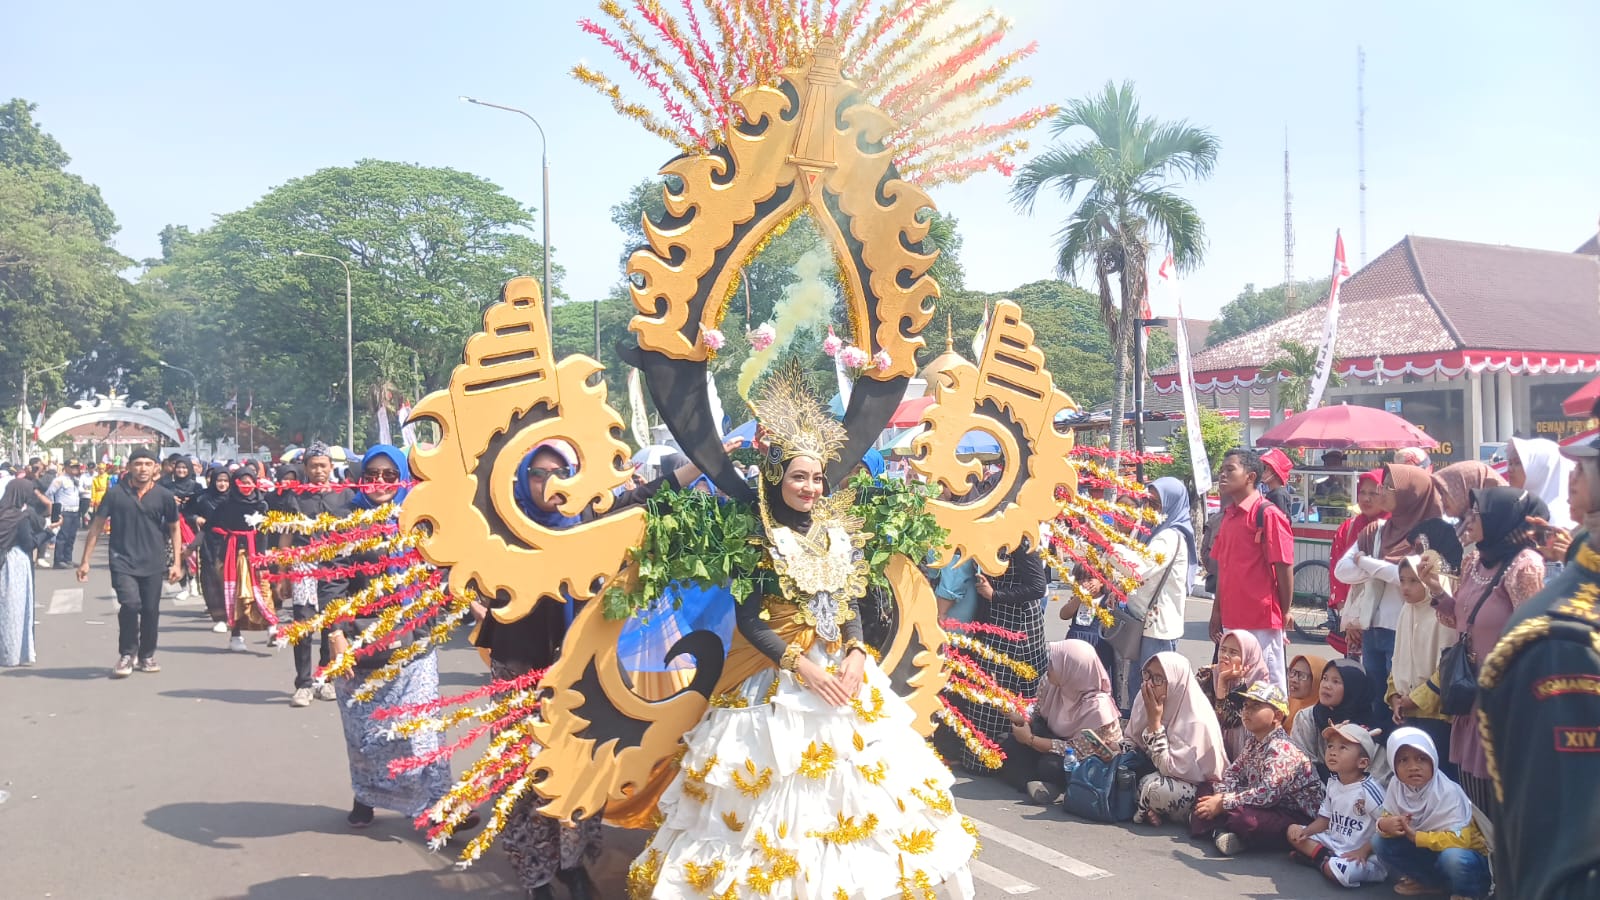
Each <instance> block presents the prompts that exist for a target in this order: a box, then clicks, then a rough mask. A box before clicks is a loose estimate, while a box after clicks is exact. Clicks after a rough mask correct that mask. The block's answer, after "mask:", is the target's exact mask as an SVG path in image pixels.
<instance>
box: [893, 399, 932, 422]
mask: <svg viewBox="0 0 1600 900" xmlns="http://www.w3.org/2000/svg"><path fill="white" fill-rule="evenodd" d="M932 405H933V397H932V395H929V396H926V397H914V398H912V399H910V400H907V401H905V402H903V403H901V404H900V405H899V406H898V407H897V408H896V409H895V411H894V415H892V416H890V417H889V427H890V428H911V427H912V426H914V425H917V424H918V423H920V422H921V421H922V414H923V412H925V411H926V410H927V408H928V407H930V406H932Z"/></svg>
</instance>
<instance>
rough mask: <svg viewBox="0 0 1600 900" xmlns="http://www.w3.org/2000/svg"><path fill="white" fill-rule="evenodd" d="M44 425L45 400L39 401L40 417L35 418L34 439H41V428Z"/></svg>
mask: <svg viewBox="0 0 1600 900" xmlns="http://www.w3.org/2000/svg"><path fill="white" fill-rule="evenodd" d="M43 427H44V401H43V400H40V401H39V417H38V418H36V419H34V420H33V439H34V440H36V441H37V440H38V439H39V429H41V428H43Z"/></svg>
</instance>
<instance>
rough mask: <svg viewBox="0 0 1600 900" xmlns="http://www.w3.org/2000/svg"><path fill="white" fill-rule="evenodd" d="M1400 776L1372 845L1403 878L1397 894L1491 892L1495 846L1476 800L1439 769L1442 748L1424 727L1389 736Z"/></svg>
mask: <svg viewBox="0 0 1600 900" xmlns="http://www.w3.org/2000/svg"><path fill="white" fill-rule="evenodd" d="M1389 756H1390V758H1391V759H1393V760H1394V778H1393V780H1391V781H1390V782H1389V788H1388V790H1386V791H1385V792H1384V795H1383V815H1381V816H1380V817H1379V818H1378V836H1377V837H1376V838H1374V839H1373V841H1372V849H1373V850H1375V851H1376V852H1377V854H1378V859H1380V860H1382V861H1383V864H1384V866H1386V867H1387V868H1388V869H1389V871H1391V872H1394V873H1395V874H1397V875H1399V876H1400V881H1399V882H1398V883H1396V884H1395V886H1394V892H1395V893H1396V894H1400V895H1402V896H1408V897H1415V896H1422V895H1425V894H1437V893H1441V892H1445V893H1448V894H1450V896H1451V897H1452V898H1455V900H1476V898H1479V897H1485V896H1487V895H1488V893H1489V859H1488V852H1489V845H1488V843H1487V842H1486V841H1484V839H1483V833H1482V832H1481V831H1479V830H1478V826H1477V825H1475V824H1473V822H1472V801H1470V800H1468V799H1467V792H1466V791H1464V790H1462V789H1461V786H1460V785H1458V784H1456V783H1455V782H1453V781H1451V780H1450V779H1449V778H1446V777H1445V776H1444V775H1443V774H1442V773H1440V772H1439V751H1438V750H1437V749H1436V748H1435V747H1434V746H1433V739H1432V738H1430V737H1428V735H1427V732H1424V731H1422V730H1421V729H1418V728H1399V729H1396V730H1395V733H1394V734H1391V735H1389Z"/></svg>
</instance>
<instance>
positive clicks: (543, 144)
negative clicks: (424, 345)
mask: <svg viewBox="0 0 1600 900" xmlns="http://www.w3.org/2000/svg"><path fill="white" fill-rule="evenodd" d="M461 99H462V100H463V101H464V102H467V103H471V104H473V105H475V106H487V107H489V108H491V109H500V110H505V111H506V112H510V113H516V114H517V115H519V116H522V117H523V118H524V119H527V120H528V121H529V122H532V123H533V127H535V128H537V129H539V164H540V166H541V167H542V168H543V169H544V198H543V199H542V200H541V201H540V202H541V203H543V204H544V208H543V209H541V210H539V217H540V218H542V219H544V279H543V282H542V283H541V284H540V285H539V290H540V292H542V293H543V294H544V327H545V330H546V331H548V332H549V333H550V341H551V345H552V346H554V343H555V339H556V319H555V313H554V312H552V303H553V302H554V300H553V299H552V298H551V296H550V152H549V151H550V147H549V143H548V142H547V141H546V140H545V137H544V126H543V125H540V124H539V120H538V119H535V118H534V117H533V116H532V115H531V114H529V113H528V112H527V111H526V110H521V109H517V108H516V107H515V106H501V105H500V104H498V103H490V102H489V101H487V100H479V99H477V98H476V97H467V96H463V97H462V98H461ZM594 323H595V328H594V332H595V356H596V357H598V356H599V355H600V349H599V348H600V302H599V301H598V300H597V301H595V307H594Z"/></svg>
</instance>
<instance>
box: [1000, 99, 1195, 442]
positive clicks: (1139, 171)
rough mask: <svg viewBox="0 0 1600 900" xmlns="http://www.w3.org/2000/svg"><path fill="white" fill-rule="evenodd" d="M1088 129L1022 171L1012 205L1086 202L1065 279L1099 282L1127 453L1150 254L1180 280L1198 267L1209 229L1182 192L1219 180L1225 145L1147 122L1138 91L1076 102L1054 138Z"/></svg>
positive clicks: (1063, 234)
mask: <svg viewBox="0 0 1600 900" xmlns="http://www.w3.org/2000/svg"><path fill="white" fill-rule="evenodd" d="M1079 128H1083V129H1087V130H1088V133H1089V135H1088V136H1087V137H1084V138H1080V139H1078V140H1076V141H1075V142H1074V143H1071V144H1065V145H1062V144H1057V145H1054V146H1052V147H1050V148H1048V149H1046V150H1045V151H1044V152H1043V153H1041V154H1040V155H1039V156H1037V157H1035V158H1034V159H1033V160H1032V161H1030V162H1029V163H1028V164H1027V165H1025V166H1023V167H1022V169H1021V170H1020V171H1019V172H1018V173H1017V177H1016V182H1015V184H1014V185H1013V187H1012V195H1011V196H1012V200H1013V202H1014V203H1015V204H1016V206H1017V207H1018V208H1019V209H1021V210H1023V211H1025V212H1030V213H1031V212H1032V211H1033V207H1034V204H1035V202H1036V201H1037V199H1038V196H1039V192H1040V191H1041V190H1043V189H1046V188H1050V187H1053V188H1054V189H1055V190H1056V192H1057V193H1058V194H1059V195H1060V196H1061V198H1062V199H1064V200H1066V201H1067V202H1069V203H1071V202H1074V200H1076V202H1077V206H1076V207H1075V208H1074V209H1073V211H1072V213H1071V215H1069V216H1068V218H1067V220H1066V222H1065V223H1064V224H1063V225H1062V228H1061V231H1060V232H1059V233H1058V235H1057V241H1056V270H1057V272H1058V273H1059V274H1060V275H1061V276H1062V277H1063V278H1069V279H1071V278H1077V277H1079V276H1088V275H1090V274H1091V273H1092V275H1093V278H1094V281H1095V283H1096V285H1097V287H1098V290H1099V299H1100V312H1101V317H1102V320H1103V322H1104V327H1105V328H1106V329H1107V330H1108V331H1109V332H1110V334H1111V340H1112V344H1113V347H1114V352H1113V353H1112V355H1111V358H1112V359H1113V360H1115V370H1116V376H1115V384H1114V386H1113V389H1112V420H1111V447H1112V449H1121V447H1122V419H1123V414H1124V410H1125V408H1126V402H1127V391H1126V390H1125V389H1124V385H1125V384H1126V383H1127V380H1128V368H1129V363H1130V356H1129V354H1130V348H1131V347H1132V337H1133V325H1132V323H1133V320H1134V319H1136V318H1137V317H1138V315H1139V308H1140V302H1141V301H1142V300H1143V299H1144V297H1145V295H1146V277H1145V267H1146V264H1147V261H1148V259H1149V257H1150V253H1151V250H1152V249H1153V248H1158V247H1161V246H1163V245H1167V246H1170V247H1171V249H1172V256H1173V260H1174V262H1175V263H1176V264H1177V267H1178V270H1179V271H1180V272H1184V271H1189V270H1191V269H1193V268H1194V267H1195V266H1196V265H1198V264H1199V262H1200V259H1201V257H1202V255H1203V254H1204V250H1205V225H1204V223H1203V222H1202V221H1201V220H1200V215H1199V213H1198V212H1197V211H1196V210H1195V208H1194V206H1193V205H1191V204H1190V203H1189V201H1188V200H1186V199H1184V198H1183V197H1182V196H1181V195H1179V194H1178V193H1177V192H1176V191H1174V190H1173V186H1174V183H1175V182H1178V181H1182V180H1185V179H1190V178H1194V179H1201V178H1206V177H1208V176H1210V174H1211V171H1212V169H1213V168H1214V167H1215V166H1216V161H1217V150H1218V146H1219V144H1218V141H1217V138H1216V136H1215V135H1213V134H1212V133H1211V132H1209V131H1207V130H1205V129H1204V128H1199V127H1197V126H1194V125H1190V124H1189V123H1188V122H1187V121H1178V122H1163V121H1161V120H1158V119H1155V118H1152V117H1145V116H1142V115H1141V114H1140V110H1139V100H1138V97H1137V96H1136V95H1135V94H1134V88H1133V83H1132V82H1123V83H1122V85H1121V86H1118V85H1115V84H1112V83H1111V82H1107V83H1106V86H1105V89H1104V90H1103V91H1102V92H1101V93H1100V94H1098V95H1095V96H1091V97H1086V98H1082V99H1077V100H1073V101H1071V102H1070V103H1068V104H1067V106H1066V107H1065V108H1064V109H1063V110H1062V111H1061V112H1060V113H1058V114H1057V115H1056V116H1055V117H1054V118H1053V119H1052V120H1051V125H1050V132H1051V136H1052V137H1054V138H1060V137H1062V136H1063V135H1065V134H1067V133H1068V132H1072V131H1074V130H1075V129H1079ZM1080 192H1081V197H1080ZM1113 280H1115V281H1116V284H1117V289H1116V291H1115V292H1113V290H1112V281H1113Z"/></svg>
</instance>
